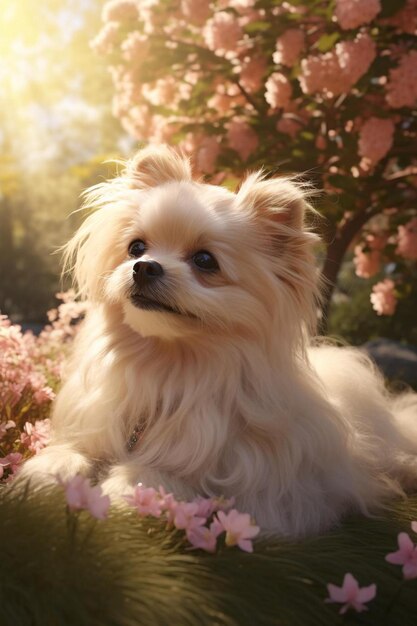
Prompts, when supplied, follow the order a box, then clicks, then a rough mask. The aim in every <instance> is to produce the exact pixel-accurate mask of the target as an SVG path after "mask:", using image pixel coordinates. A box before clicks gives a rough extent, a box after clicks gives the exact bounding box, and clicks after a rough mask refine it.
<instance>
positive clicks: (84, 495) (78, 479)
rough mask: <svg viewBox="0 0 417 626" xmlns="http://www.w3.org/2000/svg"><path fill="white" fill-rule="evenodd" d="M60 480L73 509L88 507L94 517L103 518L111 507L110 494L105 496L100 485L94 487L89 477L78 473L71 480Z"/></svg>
mask: <svg viewBox="0 0 417 626" xmlns="http://www.w3.org/2000/svg"><path fill="white" fill-rule="evenodd" d="M58 482H59V483H60V484H61V485H62V486H63V487H64V489H65V496H66V499H67V504H68V506H69V508H70V509H71V510H78V509H87V510H88V511H90V513H91V515H92V516H93V517H96V518H97V519H100V520H103V519H105V518H106V517H107V515H108V512H109V508H110V498H109V496H104V495H103V494H102V491H101V487H100V486H99V485H97V486H95V487H92V486H91V483H90V481H89V479H88V478H85V477H84V476H81V475H80V474H77V475H76V476H74V477H73V478H71V480H69V481H67V482H65V483H64V482H62V481H61V479H60V478H59V477H58Z"/></svg>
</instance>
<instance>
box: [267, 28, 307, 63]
mask: <svg viewBox="0 0 417 626" xmlns="http://www.w3.org/2000/svg"><path fill="white" fill-rule="evenodd" d="M304 44H305V37H304V33H303V31H302V30H299V29H297V28H289V29H288V30H286V31H285V33H284V34H283V35H281V37H279V38H278V39H277V42H276V47H275V50H276V51H275V52H274V54H273V56H272V59H273V61H274V63H276V64H277V65H280V64H281V65H286V66H287V67H292V66H293V65H295V64H296V63H297V61H298V58H299V56H300V54H301V52H302V51H303V49H304Z"/></svg>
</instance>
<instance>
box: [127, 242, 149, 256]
mask: <svg viewBox="0 0 417 626" xmlns="http://www.w3.org/2000/svg"><path fill="white" fill-rule="evenodd" d="M145 250H146V244H145V242H144V241H142V239H135V241H132V243H131V244H130V245H129V248H128V252H129V254H130V256H133V257H135V258H137V257H140V256H142V254H143V253H144V252H145Z"/></svg>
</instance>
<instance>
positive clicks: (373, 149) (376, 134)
mask: <svg viewBox="0 0 417 626" xmlns="http://www.w3.org/2000/svg"><path fill="white" fill-rule="evenodd" d="M394 131H395V124H394V122H393V121H392V119H390V118H384V119H382V118H379V117H370V118H369V119H368V120H366V122H365V123H364V124H363V126H362V128H361V129H360V132H359V142H358V148H359V155H360V156H361V157H363V158H364V159H365V160H366V162H367V163H368V164H369V165H370V166H373V165H376V164H377V163H378V161H380V160H381V159H383V158H384V156H385V155H386V154H387V153H388V152H389V151H390V149H391V147H392V144H393V142H394Z"/></svg>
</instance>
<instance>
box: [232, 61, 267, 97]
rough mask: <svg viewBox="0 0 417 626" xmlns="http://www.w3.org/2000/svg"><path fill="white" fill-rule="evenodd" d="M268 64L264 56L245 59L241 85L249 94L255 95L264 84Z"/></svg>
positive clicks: (241, 72) (241, 73)
mask: <svg viewBox="0 0 417 626" xmlns="http://www.w3.org/2000/svg"><path fill="white" fill-rule="evenodd" d="M266 69H267V62H266V59H265V57H263V56H253V57H249V58H248V59H245V61H244V62H243V63H242V68H241V70H240V79H239V80H240V84H241V85H242V87H243V88H244V89H245V90H246V91H247V92H249V93H255V92H256V91H258V90H259V89H260V88H261V86H262V84H263V77H264V75H265V72H266Z"/></svg>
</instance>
